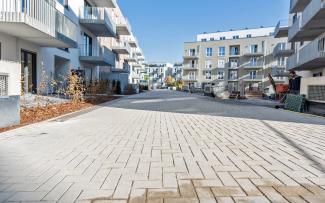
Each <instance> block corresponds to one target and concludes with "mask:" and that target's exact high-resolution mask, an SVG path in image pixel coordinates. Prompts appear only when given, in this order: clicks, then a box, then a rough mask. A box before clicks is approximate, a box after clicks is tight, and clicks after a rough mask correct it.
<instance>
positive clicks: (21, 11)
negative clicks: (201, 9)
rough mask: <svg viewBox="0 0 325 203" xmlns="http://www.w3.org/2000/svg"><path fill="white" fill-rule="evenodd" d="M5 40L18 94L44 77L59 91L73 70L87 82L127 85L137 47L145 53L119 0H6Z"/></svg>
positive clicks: (4, 54)
mask: <svg viewBox="0 0 325 203" xmlns="http://www.w3.org/2000/svg"><path fill="white" fill-rule="evenodd" d="M0 46H1V49H0V50H1V52H0V53H1V56H0V59H1V63H0V73H1V75H5V77H6V78H7V79H5V80H6V81H8V82H6V85H8V91H7V90H6V92H8V93H6V94H9V95H16V96H19V95H20V89H22V91H23V92H25V93H34V92H36V91H37V89H38V87H39V85H40V82H41V81H42V80H45V81H46V84H47V85H48V88H46V90H45V91H46V92H56V91H57V89H58V88H60V87H59V86H64V85H66V83H67V80H66V77H67V75H69V73H70V71H71V70H73V71H74V72H78V73H79V74H80V75H81V76H82V77H83V78H84V79H85V82H86V84H90V83H92V82H93V81H95V80H99V79H105V80H119V81H120V82H121V87H122V91H123V89H124V87H125V86H126V85H127V84H128V83H129V75H130V70H131V69H132V67H133V66H134V64H132V62H130V61H128V59H129V56H130V55H132V54H133V53H132V48H136V49H138V50H140V51H138V52H140V53H137V54H138V55H140V54H141V55H143V54H142V52H141V49H140V48H139V43H138V42H137V40H136V38H135V37H134V36H133V33H132V30H131V26H130V24H129V22H128V20H127V18H126V17H125V16H124V15H123V13H122V12H121V10H120V8H119V6H118V4H117V3H116V0H73V1H68V0H46V1H38V0H2V1H1V2H0ZM8 61H9V62H8ZM8 63H10V66H13V68H12V69H14V70H12V69H10V70H9V69H8V68H7V67H9V66H7V64H8ZM9 71H10V72H9ZM20 73H21V75H20ZM1 77H2V76H1ZM17 78H19V80H17ZM21 78H22V80H21ZM54 80H55V81H56V83H57V85H56V87H50V86H51V85H50V84H51V83H52V82H51V81H54ZM20 81H22V82H20ZM1 83H5V82H1ZM20 85H21V88H20ZM17 87H18V89H17ZM13 89H15V90H13ZM2 94H3V93H2Z"/></svg>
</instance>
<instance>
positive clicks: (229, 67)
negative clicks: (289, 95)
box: [183, 27, 287, 92]
mask: <svg viewBox="0 0 325 203" xmlns="http://www.w3.org/2000/svg"><path fill="white" fill-rule="evenodd" d="M273 33H274V27H268V28H257V29H243V30H234V31H229V32H217V33H204V34H199V35H197V40H196V41H195V42H186V43H185V44H184V56H183V60H184V62H183V81H184V83H185V86H193V87H195V88H204V86H205V85H207V84H209V85H210V84H211V85H218V86H220V87H223V88H225V89H227V90H229V91H239V90H241V89H243V90H245V92H248V91H260V92H261V91H264V90H265V89H268V88H269V86H270V83H269V82H268V77H267V74H268V73H271V75H273V76H274V79H275V81H276V82H277V83H283V82H285V81H286V78H285V77H283V76H284V75H283V73H284V71H285V65H286V64H285V62H286V60H285V59H286V58H285V57H284V56H279V55H274V54H273V53H274V50H275V48H276V47H277V46H279V45H278V44H286V42H287V39H286V38H280V39H277V38H274V36H273Z"/></svg>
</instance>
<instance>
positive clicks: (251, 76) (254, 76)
mask: <svg viewBox="0 0 325 203" xmlns="http://www.w3.org/2000/svg"><path fill="white" fill-rule="evenodd" d="M256 75H257V72H256V71H251V72H250V73H249V77H250V79H256Z"/></svg>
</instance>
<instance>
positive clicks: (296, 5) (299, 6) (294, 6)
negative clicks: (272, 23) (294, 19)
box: [290, 0, 311, 13]
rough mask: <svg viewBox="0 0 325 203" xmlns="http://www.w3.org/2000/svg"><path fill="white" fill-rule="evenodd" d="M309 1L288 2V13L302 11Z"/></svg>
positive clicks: (292, 0)
mask: <svg viewBox="0 0 325 203" xmlns="http://www.w3.org/2000/svg"><path fill="white" fill-rule="evenodd" d="M310 1H311V0H290V13H297V12H301V11H303V10H304V9H305V8H306V6H307V5H308V4H309V3H310Z"/></svg>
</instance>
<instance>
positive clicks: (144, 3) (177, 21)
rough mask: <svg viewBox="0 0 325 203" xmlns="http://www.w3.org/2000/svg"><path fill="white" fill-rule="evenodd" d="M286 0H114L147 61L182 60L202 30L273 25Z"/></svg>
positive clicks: (283, 14)
mask: <svg viewBox="0 0 325 203" xmlns="http://www.w3.org/2000/svg"><path fill="white" fill-rule="evenodd" d="M289 2H290V0H118V3H119V5H120V7H121V9H122V11H123V14H124V15H125V16H126V17H127V18H128V20H129V21H130V24H131V27H132V31H133V33H134V34H135V36H136V37H137V38H138V41H139V44H140V47H141V48H142V50H143V52H144V55H145V57H146V60H147V61H148V62H170V63H175V62H182V55H183V46H184V42H192V41H195V40H196V35H197V34H200V33H203V32H216V31H228V30H230V29H242V28H246V27H248V28H256V27H260V26H264V27H268V26H275V25H276V24H277V22H278V21H279V20H285V19H288V12H289Z"/></svg>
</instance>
